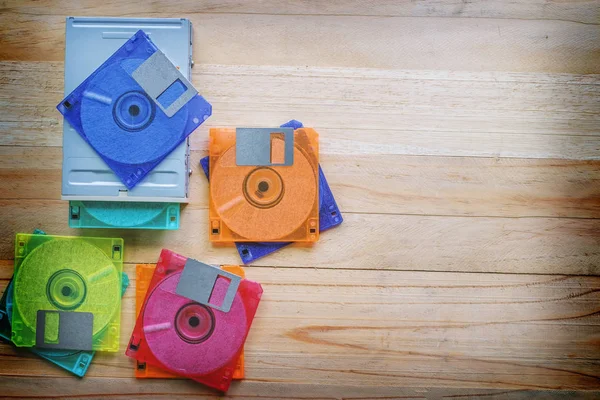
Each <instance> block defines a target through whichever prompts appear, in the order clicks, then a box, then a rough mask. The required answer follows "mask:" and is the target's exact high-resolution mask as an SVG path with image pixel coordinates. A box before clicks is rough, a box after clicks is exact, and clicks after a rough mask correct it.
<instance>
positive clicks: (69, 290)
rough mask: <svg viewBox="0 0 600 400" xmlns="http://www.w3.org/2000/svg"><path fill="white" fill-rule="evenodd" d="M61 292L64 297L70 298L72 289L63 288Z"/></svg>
mask: <svg viewBox="0 0 600 400" xmlns="http://www.w3.org/2000/svg"><path fill="white" fill-rule="evenodd" d="M60 292H61V293H62V295H63V296H65V297H69V296H70V295H71V288H70V287H68V286H63V287H62V289H61V290H60Z"/></svg>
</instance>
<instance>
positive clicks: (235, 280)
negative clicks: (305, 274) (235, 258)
mask: <svg viewBox="0 0 600 400" xmlns="http://www.w3.org/2000/svg"><path fill="white" fill-rule="evenodd" d="M184 294H185V295H184ZM261 296H262V287H261V286H260V284H258V283H256V282H252V281H249V280H247V279H243V278H240V277H239V276H237V275H235V274H232V273H230V272H227V271H225V270H222V269H220V268H217V267H212V266H209V265H207V264H203V263H200V262H198V261H196V260H193V259H188V258H186V257H184V256H181V255H179V254H176V253H173V252H172V251H169V250H166V249H164V250H163V251H162V252H161V255H160V257H159V259H158V262H157V264H156V268H155V271H154V274H153V276H152V280H151V281H150V284H149V285H148V289H147V293H146V296H145V298H144V302H143V305H142V306H141V308H140V312H139V316H138V318H137V321H136V324H135V328H134V330H133V333H132V335H131V339H130V340H129V346H128V347H127V351H126V353H125V354H126V355H128V356H129V357H132V358H135V359H136V360H137V361H138V362H140V363H145V364H146V365H151V366H154V367H157V368H160V369H162V370H165V371H168V372H171V373H173V374H175V375H178V376H182V377H187V378H190V379H193V380H196V381H198V382H201V383H203V384H205V385H207V386H210V387H213V388H215V389H218V390H221V391H223V392H225V391H227V389H228V388H229V386H230V384H231V380H232V379H233V374H234V371H235V368H236V364H237V363H238V359H239V356H240V354H241V352H242V350H243V345H244V342H245V341H246V337H247V335H248V331H249V330H250V325H251V324H252V320H253V319H254V315H255V313H256V309H257V307H258V303H259V301H260V297H261ZM219 301H220V304H218V303H219Z"/></svg>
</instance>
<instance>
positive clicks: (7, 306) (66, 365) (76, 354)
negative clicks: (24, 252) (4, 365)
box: [0, 272, 129, 377]
mask: <svg viewBox="0 0 600 400" xmlns="http://www.w3.org/2000/svg"><path fill="white" fill-rule="evenodd" d="M121 278H122V282H121V283H122V289H121V296H122V295H124V294H125V291H126V290H127V287H128V286H129V278H128V277H127V275H126V274H125V273H124V272H123V275H122V276H121ZM12 282H13V281H12V278H11V280H10V281H9V282H8V286H7V287H6V289H5V290H4V293H3V294H2V298H1V299H0V338H2V339H4V340H6V341H8V342H10V341H11V340H10V336H11V331H12V328H11V326H10V320H11V317H12V308H13V292H12V291H13V284H12ZM26 350H29V351H31V352H32V353H33V354H36V355H38V356H40V357H42V358H45V359H46V360H48V361H50V362H51V363H53V364H56V365H58V366H59V367H61V368H63V369H65V370H67V371H69V372H70V373H72V374H74V375H76V376H79V377H83V376H84V375H85V373H86V372H87V370H88V367H89V366H90V364H91V362H92V359H93V358H94V351H85V350H43V349H37V348H36V347H30V348H26Z"/></svg>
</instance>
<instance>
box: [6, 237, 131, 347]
mask: <svg viewBox="0 0 600 400" xmlns="http://www.w3.org/2000/svg"><path fill="white" fill-rule="evenodd" d="M122 272H123V239H118V238H87V237H68V236H51V235H29V234H22V233H19V234H17V235H16V243H15V272H14V276H13V284H14V289H13V310H12V311H13V315H12V323H11V325H12V335H11V340H12V342H13V343H14V344H15V345H16V346H18V347H33V346H36V347H37V348H38V349H44V350H100V351H111V352H116V351H118V349H119V332H120V322H121V318H120V317H121V291H122V283H121V282H122Z"/></svg>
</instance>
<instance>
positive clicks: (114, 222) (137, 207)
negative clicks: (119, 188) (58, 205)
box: [69, 201, 180, 230]
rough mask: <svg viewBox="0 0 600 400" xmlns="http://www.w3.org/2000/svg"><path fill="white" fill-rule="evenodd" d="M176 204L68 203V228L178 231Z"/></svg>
mask: <svg viewBox="0 0 600 400" xmlns="http://www.w3.org/2000/svg"><path fill="white" fill-rule="evenodd" d="M179 213H180V205H179V203H150V202H148V203H142V202H114V201H70V202H69V226H70V227H71V228H120V229H166V230H174V229H179Z"/></svg>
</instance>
